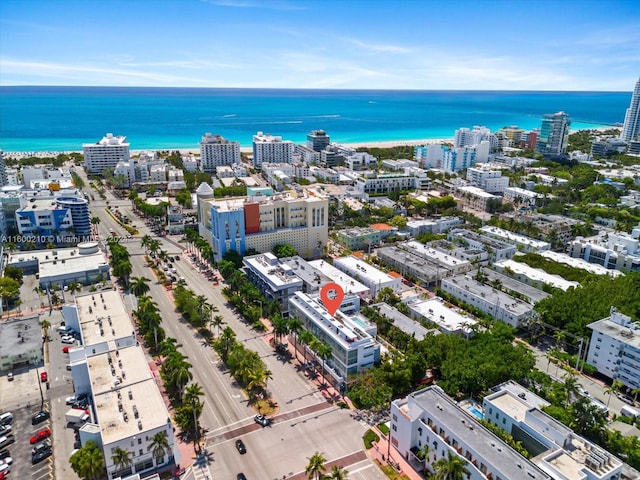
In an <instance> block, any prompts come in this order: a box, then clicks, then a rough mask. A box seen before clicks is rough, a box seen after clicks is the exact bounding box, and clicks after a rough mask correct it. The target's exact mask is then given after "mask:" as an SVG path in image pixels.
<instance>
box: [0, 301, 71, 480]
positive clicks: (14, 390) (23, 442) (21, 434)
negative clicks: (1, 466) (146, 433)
mask: <svg viewBox="0 0 640 480" xmlns="http://www.w3.org/2000/svg"><path fill="white" fill-rule="evenodd" d="M41 319H46V320H47V321H49V322H50V323H51V325H52V328H51V329H50V332H49V337H50V340H49V341H48V342H47V344H46V346H45V363H44V365H42V364H40V365H37V366H30V367H24V368H21V369H19V370H14V371H13V380H11V381H10V380H9V379H8V377H7V374H6V373H3V374H2V375H1V376H0V412H8V411H10V412H12V413H13V417H14V420H13V422H12V424H11V427H12V431H11V433H12V434H13V435H14V437H15V443H13V444H12V445H9V446H8V447H7V448H6V449H7V450H9V452H10V454H11V458H12V459H13V465H12V466H11V474H10V477H9V478H13V479H20V480H45V479H49V478H64V479H65V480H67V479H77V476H76V474H75V473H74V472H73V470H71V467H70V465H69V456H70V454H71V452H72V450H73V448H74V440H75V438H74V432H73V430H72V429H70V428H66V424H65V421H64V414H65V412H66V411H67V410H68V408H69V407H68V406H67V405H65V398H66V397H67V396H69V395H71V394H72V393H73V382H72V377H71V372H69V371H68V370H67V364H68V361H69V360H68V355H67V354H65V353H63V352H62V348H63V346H64V345H63V344H62V343H61V341H60V335H59V334H58V333H56V331H55V327H56V326H57V325H60V322H61V321H62V316H61V314H60V311H57V310H54V311H53V312H52V314H51V315H49V314H48V312H47V313H45V314H43V315H41ZM43 372H46V373H47V381H46V382H42V381H41V375H42V374H43ZM41 405H43V408H44V410H45V411H47V412H50V415H51V418H48V419H46V420H44V421H43V422H41V423H39V424H37V425H32V424H31V418H32V416H33V415H35V414H37V413H38V412H40V408H41ZM46 428H49V429H51V431H52V436H51V437H50V438H49V439H48V440H49V441H50V442H51V444H52V447H53V448H52V453H53V454H52V455H51V456H49V457H47V458H44V459H43V460H41V461H40V462H39V463H37V464H35V465H32V455H31V453H32V448H33V447H34V445H31V444H30V443H29V440H30V438H31V437H32V436H33V435H35V434H36V433H37V432H38V431H40V430H43V429H46ZM54 465H55V469H54ZM54 471H55V472H57V475H56V474H54Z"/></svg>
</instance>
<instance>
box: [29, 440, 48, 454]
mask: <svg viewBox="0 0 640 480" xmlns="http://www.w3.org/2000/svg"><path fill="white" fill-rule="evenodd" d="M42 450H51V442H50V441H49V440H46V441H44V442H41V443H39V444H37V445H36V446H35V447H33V448H32V449H31V455H35V454H36V453H38V452H41V451H42Z"/></svg>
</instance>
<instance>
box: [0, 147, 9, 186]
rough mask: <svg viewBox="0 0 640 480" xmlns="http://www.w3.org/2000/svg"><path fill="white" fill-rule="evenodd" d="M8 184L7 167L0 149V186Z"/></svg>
mask: <svg viewBox="0 0 640 480" xmlns="http://www.w3.org/2000/svg"><path fill="white" fill-rule="evenodd" d="M8 184H9V181H8V178H7V167H6V165H5V163H4V152H3V151H2V150H0V187H4V186H6V185H8Z"/></svg>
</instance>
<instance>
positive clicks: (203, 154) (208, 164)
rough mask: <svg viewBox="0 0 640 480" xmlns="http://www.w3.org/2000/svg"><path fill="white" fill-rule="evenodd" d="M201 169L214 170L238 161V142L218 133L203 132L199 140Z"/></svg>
mask: <svg viewBox="0 0 640 480" xmlns="http://www.w3.org/2000/svg"><path fill="white" fill-rule="evenodd" d="M200 160H201V162H202V170H203V171H205V172H215V171H216V168H217V167H221V166H223V165H234V164H239V163H240V143H239V142H230V141H229V140H226V139H225V138H223V137H221V136H220V135H212V134H211V133H205V135H204V137H202V141H201V142H200Z"/></svg>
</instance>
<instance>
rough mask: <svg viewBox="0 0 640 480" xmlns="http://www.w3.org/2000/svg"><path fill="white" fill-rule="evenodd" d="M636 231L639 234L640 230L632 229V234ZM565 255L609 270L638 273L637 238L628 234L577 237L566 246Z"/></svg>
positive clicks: (639, 265) (639, 251)
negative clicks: (587, 237) (588, 237)
mask: <svg viewBox="0 0 640 480" xmlns="http://www.w3.org/2000/svg"><path fill="white" fill-rule="evenodd" d="M636 230H638V231H639V232H640V229H634V232H635V231H636ZM567 253H568V254H569V255H570V256H571V257H573V258H582V259H583V260H586V261H587V262H589V263H595V264H598V265H602V266H603V267H605V268H607V269H609V270H620V271H624V270H628V271H630V272H637V271H640V249H639V248H638V238H635V237H633V236H630V235H628V234H616V233H607V234H605V236H600V237H596V238H590V239H585V238H583V237H577V238H576V239H575V240H574V241H572V242H571V243H569V245H568V246H567Z"/></svg>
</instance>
